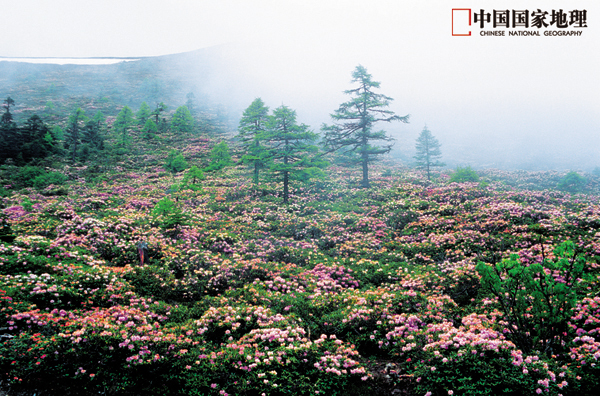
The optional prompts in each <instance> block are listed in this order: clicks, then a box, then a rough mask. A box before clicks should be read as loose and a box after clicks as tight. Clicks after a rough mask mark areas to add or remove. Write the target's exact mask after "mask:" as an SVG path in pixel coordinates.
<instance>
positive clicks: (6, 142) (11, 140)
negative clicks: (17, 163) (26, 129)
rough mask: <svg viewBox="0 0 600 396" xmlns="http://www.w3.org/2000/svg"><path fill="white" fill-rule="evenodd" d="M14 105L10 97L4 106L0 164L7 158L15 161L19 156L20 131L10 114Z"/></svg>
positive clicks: (0, 125) (1, 119)
mask: <svg viewBox="0 0 600 396" xmlns="http://www.w3.org/2000/svg"><path fill="white" fill-rule="evenodd" d="M14 104H15V101H14V100H13V99H12V98H11V97H10V96H9V97H7V98H6V99H5V100H4V103H3V104H2V107H4V113H2V117H0V162H4V160H5V159H7V158H13V159H14V158H15V157H16V156H17V147H18V145H19V130H18V129H17V124H16V123H15V122H14V121H13V116H12V113H11V112H10V107H11V106H13V105H14Z"/></svg>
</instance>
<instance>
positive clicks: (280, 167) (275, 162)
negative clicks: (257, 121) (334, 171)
mask: <svg viewBox="0 0 600 396" xmlns="http://www.w3.org/2000/svg"><path fill="white" fill-rule="evenodd" d="M317 137H318V135H317V134H316V133H314V132H312V131H310V130H309V129H308V125H305V124H298V123H297V122H296V112H295V111H294V110H292V109H290V108H289V107H287V106H283V105H282V106H280V107H278V108H277V109H275V111H273V115H272V116H271V117H269V122H268V124H267V128H266V133H265V141H266V142H267V144H268V147H269V158H270V161H269V170H270V171H271V172H273V173H275V174H278V175H279V176H280V177H281V180H282V181H283V202H284V203H288V202H289V196H290V193H289V184H290V180H298V179H300V180H302V179H304V180H306V179H307V178H310V177H312V176H315V175H317V174H319V173H321V171H320V169H319V168H321V167H324V166H325V165H326V163H325V162H324V161H322V160H319V159H318V157H316V156H315V155H314V154H316V153H317V151H318V148H317V146H315V145H314V144H313V143H314V142H315V140H316V139H317Z"/></svg>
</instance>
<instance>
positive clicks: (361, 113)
mask: <svg viewBox="0 0 600 396" xmlns="http://www.w3.org/2000/svg"><path fill="white" fill-rule="evenodd" d="M351 81H352V83H353V84H355V86H354V87H353V88H352V89H349V90H346V91H344V93H345V94H347V95H349V97H350V98H349V100H348V101H346V102H344V103H342V104H340V105H339V107H338V108H337V109H336V110H334V112H333V113H331V124H323V125H322V126H321V134H318V133H315V132H314V131H311V130H310V129H309V127H308V125H306V124H302V123H299V122H298V120H297V115H296V112H295V111H294V110H293V109H291V108H289V107H288V106H285V105H281V106H280V107H278V108H276V109H274V110H273V111H272V112H270V109H269V107H268V106H266V105H265V103H264V102H263V101H262V99H260V98H256V99H255V100H254V101H253V102H252V103H251V104H250V106H248V108H246V109H245V111H244V112H243V114H242V117H241V120H240V122H239V127H238V131H237V132H238V133H237V136H236V140H237V141H238V143H239V145H238V146H239V149H240V160H239V164H242V165H245V166H247V167H249V168H250V169H251V172H252V176H251V178H252V181H253V182H254V183H255V184H258V183H259V182H260V180H261V175H263V173H265V172H266V173H267V174H268V179H269V180H272V179H273V178H275V179H276V180H277V181H279V182H281V183H282V186H283V187H282V197H283V200H284V202H286V203H287V202H288V201H289V198H290V184H291V183H292V182H293V181H305V180H309V179H311V178H314V177H319V176H321V175H323V171H322V169H323V168H325V167H326V166H327V165H328V161H327V160H326V158H327V159H331V158H333V160H334V161H335V162H336V163H338V164H340V165H344V166H355V167H358V168H360V169H361V170H362V180H361V182H360V186H361V187H362V188H369V187H370V178H369V165H370V164H371V163H373V162H374V161H376V160H377V159H378V158H379V157H380V156H381V155H383V154H386V153H389V152H390V150H391V148H392V146H393V140H394V139H393V138H392V137H391V136H390V134H388V133H387V132H386V131H384V130H380V129H378V125H379V124H381V123H391V122H393V121H399V122H402V123H408V121H409V115H405V116H398V115H396V114H395V113H394V112H393V111H391V110H389V109H388V107H389V105H390V102H391V101H392V100H393V99H392V98H390V97H388V96H385V95H383V94H380V93H378V92H377V90H378V89H379V88H380V83H379V82H376V81H373V79H372V77H371V74H369V73H368V72H367V70H366V68H365V67H363V66H361V65H359V66H357V67H356V68H355V69H354V71H353V72H352V80H351ZM14 104H15V102H14V100H13V99H12V98H10V97H8V98H7V99H5V100H4V102H3V108H4V112H3V113H2V116H1V118H0V163H3V162H5V160H7V159H12V161H13V162H14V163H15V164H17V165H24V164H28V163H30V162H31V161H33V160H36V159H43V158H45V157H48V156H51V155H58V156H62V157H64V158H65V159H66V160H67V161H69V162H71V163H73V164H75V163H78V162H79V163H81V162H86V161H88V160H90V159H93V158H100V157H103V156H104V157H106V156H108V155H109V154H108V153H107V150H106V149H107V147H108V148H109V149H111V150H112V154H116V155H121V154H125V153H128V152H129V151H130V150H131V148H132V132H133V131H136V132H137V136H138V137H139V138H141V139H143V140H145V141H148V142H152V141H160V136H161V135H162V134H164V133H166V132H167V131H171V132H175V133H181V134H187V133H191V132H193V131H194V130H195V129H197V126H198V125H197V124H198V122H197V121H196V119H195V118H194V116H193V113H195V109H196V105H195V98H194V95H193V93H190V94H188V95H187V101H186V105H184V106H180V107H178V108H177V109H176V110H175V112H174V113H173V115H172V116H171V117H170V120H169V121H167V117H166V113H167V110H168V107H167V105H166V104H165V103H163V102H160V103H158V104H157V105H156V106H155V107H154V108H151V107H150V106H149V105H148V104H147V103H146V102H143V103H142V104H141V106H140V108H139V110H138V111H137V112H136V113H134V112H133V110H132V109H131V108H130V107H128V106H124V107H123V108H121V110H120V111H119V113H118V114H117V116H116V118H115V119H114V120H113V121H112V123H110V125H109V123H107V117H106V116H105V115H104V114H103V113H102V112H101V111H97V112H96V113H95V114H94V116H93V117H91V118H89V117H87V116H86V114H85V111H84V110H82V109H81V108H77V109H76V110H75V111H74V112H73V113H72V114H71V115H70V116H69V118H68V121H67V123H66V127H65V130H64V131H63V129H62V128H61V127H60V126H58V125H54V126H52V127H51V126H48V125H47V124H46V123H44V122H43V120H42V119H41V118H40V117H38V116H37V115H33V116H31V117H30V118H29V119H28V120H27V121H26V122H25V123H23V124H22V125H20V126H18V125H17V124H16V123H15V122H14V120H13V115H12V113H11V109H12V108H13V107H14ZM108 137H110V138H111V139H112V140H111V144H109V145H107V143H106V140H107V138H108ZM440 147H441V145H440V143H439V141H438V140H437V138H436V137H435V136H434V135H433V134H432V133H431V131H430V130H429V129H428V128H427V126H425V127H424V128H423V130H422V131H421V133H420V134H419V136H418V138H417V140H416V145H415V149H416V154H415V156H414V157H413V158H414V160H415V166H416V168H417V169H421V170H423V171H424V172H425V174H426V176H427V180H431V177H432V171H433V170H434V169H435V168H439V167H442V166H444V165H445V164H444V163H442V162H441V161H440V158H441V156H442V153H441V149H440ZM111 150H108V151H111ZM332 153H335V154H334V156H333V157H332V156H330V155H329V154H332ZM209 161H210V163H209V165H208V166H207V167H205V168H203V169H200V168H198V167H197V166H195V167H193V169H192V170H190V171H189V172H188V173H189V174H190V175H193V177H192V176H189V177H192V179H193V180H194V186H196V187H194V188H199V187H198V186H199V185H197V184H196V180H202V179H203V178H204V176H203V172H214V171H218V170H221V169H223V168H225V167H228V166H232V165H234V164H235V163H234V161H233V160H232V157H231V154H230V152H229V147H228V145H227V143H226V141H225V140H222V141H221V142H220V143H218V144H217V145H215V146H214V148H213V150H212V152H211V154H210V158H209ZM164 168H165V169H166V170H168V171H170V172H173V173H174V174H175V173H179V172H182V171H184V170H186V169H188V163H187V161H186V160H185V158H184V157H183V155H182V154H181V153H178V152H177V151H176V150H171V151H170V152H169V154H168V156H167V159H166V162H165V163H164ZM599 173H600V172H599ZM189 177H188V178H189ZM263 179H264V176H263ZM478 180H479V177H478V175H477V173H476V172H475V171H474V170H473V169H471V168H470V167H466V168H461V167H458V168H457V169H456V171H455V172H454V173H453V174H452V177H451V179H450V181H451V182H477V181H478ZM585 183H586V181H585V179H583V178H582V177H581V176H579V175H578V174H576V173H575V172H571V173H570V174H569V175H568V177H566V178H565V180H563V181H561V183H559V185H558V188H559V189H563V190H566V191H571V192H578V191H580V190H581V189H582V188H583V187H582V186H583V185H584V184H585Z"/></svg>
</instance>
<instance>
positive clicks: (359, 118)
mask: <svg viewBox="0 0 600 396" xmlns="http://www.w3.org/2000/svg"><path fill="white" fill-rule="evenodd" d="M352 82H353V83H355V84H356V87H355V88H353V89H350V90H347V91H345V93H346V94H347V95H349V96H350V99H349V100H348V101H347V102H344V103H342V104H341V105H340V106H339V108H338V109H336V110H335V111H334V112H333V113H332V114H331V119H332V124H331V125H327V124H323V125H322V127H321V132H322V135H321V136H319V135H318V134H316V133H314V132H312V131H310V130H309V129H308V126H306V125H305V124H299V123H298V122H297V121H296V112H295V111H294V110H292V109H290V108H289V107H287V106H283V105H282V106H280V107H278V108H277V109H275V110H274V111H273V112H272V114H269V108H268V107H267V106H266V105H265V104H264V102H263V101H262V100H261V99H260V98H257V99H255V100H254V101H253V102H252V103H251V104H250V106H249V107H248V108H247V109H246V110H245V111H244V114H243V116H242V118H241V121H240V125H239V129H238V131H239V134H238V138H239V140H240V142H241V146H242V151H243V156H242V159H241V162H242V163H244V164H246V165H248V166H249V167H250V168H251V170H252V179H253V181H254V183H258V182H259V180H260V173H261V171H262V170H267V171H269V173H270V174H276V175H278V176H279V179H280V181H281V182H282V183H283V199H284V202H287V201H288V199H289V183H290V180H294V179H307V178H310V177H313V176H316V175H319V174H321V169H322V168H323V167H325V166H326V165H327V162H326V161H325V160H324V156H325V155H326V154H329V153H333V152H336V153H337V154H338V159H339V161H340V162H341V163H343V164H345V165H349V166H359V167H360V168H361V169H362V181H361V187H363V188H369V187H370V182H369V164H371V163H372V162H374V161H375V160H376V159H377V158H378V157H379V156H380V155H382V154H386V153H388V152H389V151H390V150H391V148H392V145H393V143H392V141H393V140H394V139H393V138H392V137H391V136H390V135H389V134H388V133H387V132H386V131H384V130H377V129H376V124H378V123H381V122H386V123H390V122H392V121H400V122H403V123H408V120H409V116H408V115H406V116H398V115H396V114H394V112H393V111H391V110H389V109H388V107H389V104H390V102H391V101H392V98H390V97H388V96H385V95H382V94H380V93H377V92H376V91H375V90H376V89H378V88H379V87H380V83H379V82H376V81H373V80H372V77H371V75H370V74H369V73H368V72H367V70H366V68H364V67H363V66H360V65H359V66H357V67H356V68H355V70H354V71H353V73H352ZM319 137H320V138H321V140H320V143H321V145H320V147H319V146H318V145H317V143H318V140H319ZM440 157H441V151H440V144H439V142H438V141H437V139H436V138H435V137H434V136H433V135H432V134H431V132H430V131H429V130H428V129H427V128H425V129H423V132H422V133H421V135H420V136H419V139H418V140H417V155H416V156H415V159H416V163H417V166H418V167H419V168H423V169H425V170H426V171H427V177H428V179H430V177H431V169H432V168H433V167H437V166H443V165H444V164H442V163H441V162H439V161H438V159H439V158H440Z"/></svg>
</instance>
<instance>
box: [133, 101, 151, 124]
mask: <svg viewBox="0 0 600 396" xmlns="http://www.w3.org/2000/svg"><path fill="white" fill-rule="evenodd" d="M151 115H152V112H151V110H150V106H148V103H146V102H142V104H141V105H140V109H139V110H138V112H137V113H136V114H135V119H136V121H137V124H138V125H139V126H144V125H145V124H146V120H147V119H149V118H150V116H151Z"/></svg>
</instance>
